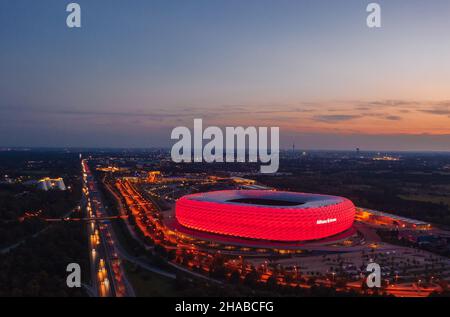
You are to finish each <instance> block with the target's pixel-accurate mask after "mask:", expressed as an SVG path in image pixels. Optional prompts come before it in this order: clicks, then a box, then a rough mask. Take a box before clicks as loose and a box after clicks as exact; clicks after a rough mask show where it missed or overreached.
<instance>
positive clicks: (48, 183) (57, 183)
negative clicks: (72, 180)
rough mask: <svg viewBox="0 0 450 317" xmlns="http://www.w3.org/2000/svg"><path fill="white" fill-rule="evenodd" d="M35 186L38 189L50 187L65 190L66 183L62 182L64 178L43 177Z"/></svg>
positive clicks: (45, 189)
mask: <svg viewBox="0 0 450 317" xmlns="http://www.w3.org/2000/svg"><path fill="white" fill-rule="evenodd" d="M37 187H38V189H40V190H44V191H48V190H51V189H58V190H66V185H65V184H64V180H63V179H62V178H61V177H60V178H56V179H51V178H48V177H46V178H43V179H41V180H39V181H38V183H37Z"/></svg>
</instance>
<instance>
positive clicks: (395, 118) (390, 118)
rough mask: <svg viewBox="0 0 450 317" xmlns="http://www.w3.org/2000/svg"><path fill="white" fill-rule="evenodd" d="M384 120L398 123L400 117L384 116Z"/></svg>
mask: <svg viewBox="0 0 450 317" xmlns="http://www.w3.org/2000/svg"><path fill="white" fill-rule="evenodd" d="M385 119H386V120H392V121H398V120H402V117H400V116H393V115H391V116H386V117H385Z"/></svg>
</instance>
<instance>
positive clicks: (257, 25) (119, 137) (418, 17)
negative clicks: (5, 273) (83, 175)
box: [0, 0, 450, 151]
mask: <svg viewBox="0 0 450 317" xmlns="http://www.w3.org/2000/svg"><path fill="white" fill-rule="evenodd" d="M69 2H71V1H62V0H39V1H37V0H2V1H0V39H1V50H0V146H97V147H151V146H170V145H171V144H172V141H171V140H170V131H171V130H172V129H173V128H175V127H176V126H182V125H184V126H188V127H192V125H193V119H194V118H202V119H203V120H204V124H205V125H219V126H238V125H243V126H279V127H280V137H281V143H282V145H283V146H284V147H290V146H291V145H292V143H293V142H295V143H296V147H297V148H304V149H354V148H356V147H360V148H361V149H363V150H444V151H450V1H448V0H430V1H422V0H392V1H377V2H378V3H380V5H381V7H382V28H381V29H369V28H368V27H367V26H366V17H367V13H366V11H365V9H366V5H367V4H368V3H369V2H370V1H362V0H346V1H330V0H327V1H325V0H311V1H306V0H305V1H302V0H158V1H156V0H145V1H144V0H133V1H119V0H108V1H106V0H79V1H76V2H78V3H79V4H80V5H81V8H82V28H81V29H69V28H67V27H66V24H65V20H66V16H67V13H66V12H65V7H66V5H67V4H68V3H69Z"/></svg>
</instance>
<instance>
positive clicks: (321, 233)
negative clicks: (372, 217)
mask: <svg viewBox="0 0 450 317" xmlns="http://www.w3.org/2000/svg"><path fill="white" fill-rule="evenodd" d="M175 217H176V221H177V223H178V229H181V230H180V231H183V229H184V231H185V232H186V230H189V233H190V235H192V236H197V237H205V236H208V235H209V236H211V235H213V236H216V235H217V236H222V237H228V238H237V239H241V241H242V239H244V240H251V241H266V242H280V243H286V242H300V241H316V240H322V239H326V238H330V237H334V236H338V235H339V234H342V233H343V232H345V231H347V230H348V229H350V228H351V227H352V225H353V221H354V217H355V206H354V205H353V203H352V202H351V201H350V200H348V199H346V198H343V197H337V196H328V195H319V194H306V193H293V192H282V191H268V190H227V191H216V192H207V193H200V194H192V195H187V196H184V197H182V198H180V199H179V200H178V201H177V203H176V208H175Z"/></svg>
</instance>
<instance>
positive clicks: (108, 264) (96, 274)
mask: <svg viewBox="0 0 450 317" xmlns="http://www.w3.org/2000/svg"><path fill="white" fill-rule="evenodd" d="M81 164H82V171H83V193H84V198H85V207H86V208H85V210H86V215H85V217H84V218H85V219H92V220H90V221H89V222H88V225H87V231H88V237H89V259H90V266H91V268H90V269H91V283H92V284H93V285H92V289H93V292H94V294H95V295H96V296H100V297H134V296H135V293H134V290H133V288H132V286H131V284H130V283H129V282H128V280H127V278H126V276H125V273H124V269H123V265H122V263H121V261H122V259H121V258H120V256H119V253H118V252H117V247H116V245H117V240H116V238H115V235H114V232H113V229H112V226H111V223H110V219H109V216H108V215H107V214H106V212H105V208H104V204H103V202H102V198H101V195H100V193H99V191H98V188H97V184H96V182H95V180H94V177H93V176H92V173H91V171H90V169H89V166H88V164H87V162H86V160H82V162H81Z"/></svg>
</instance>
